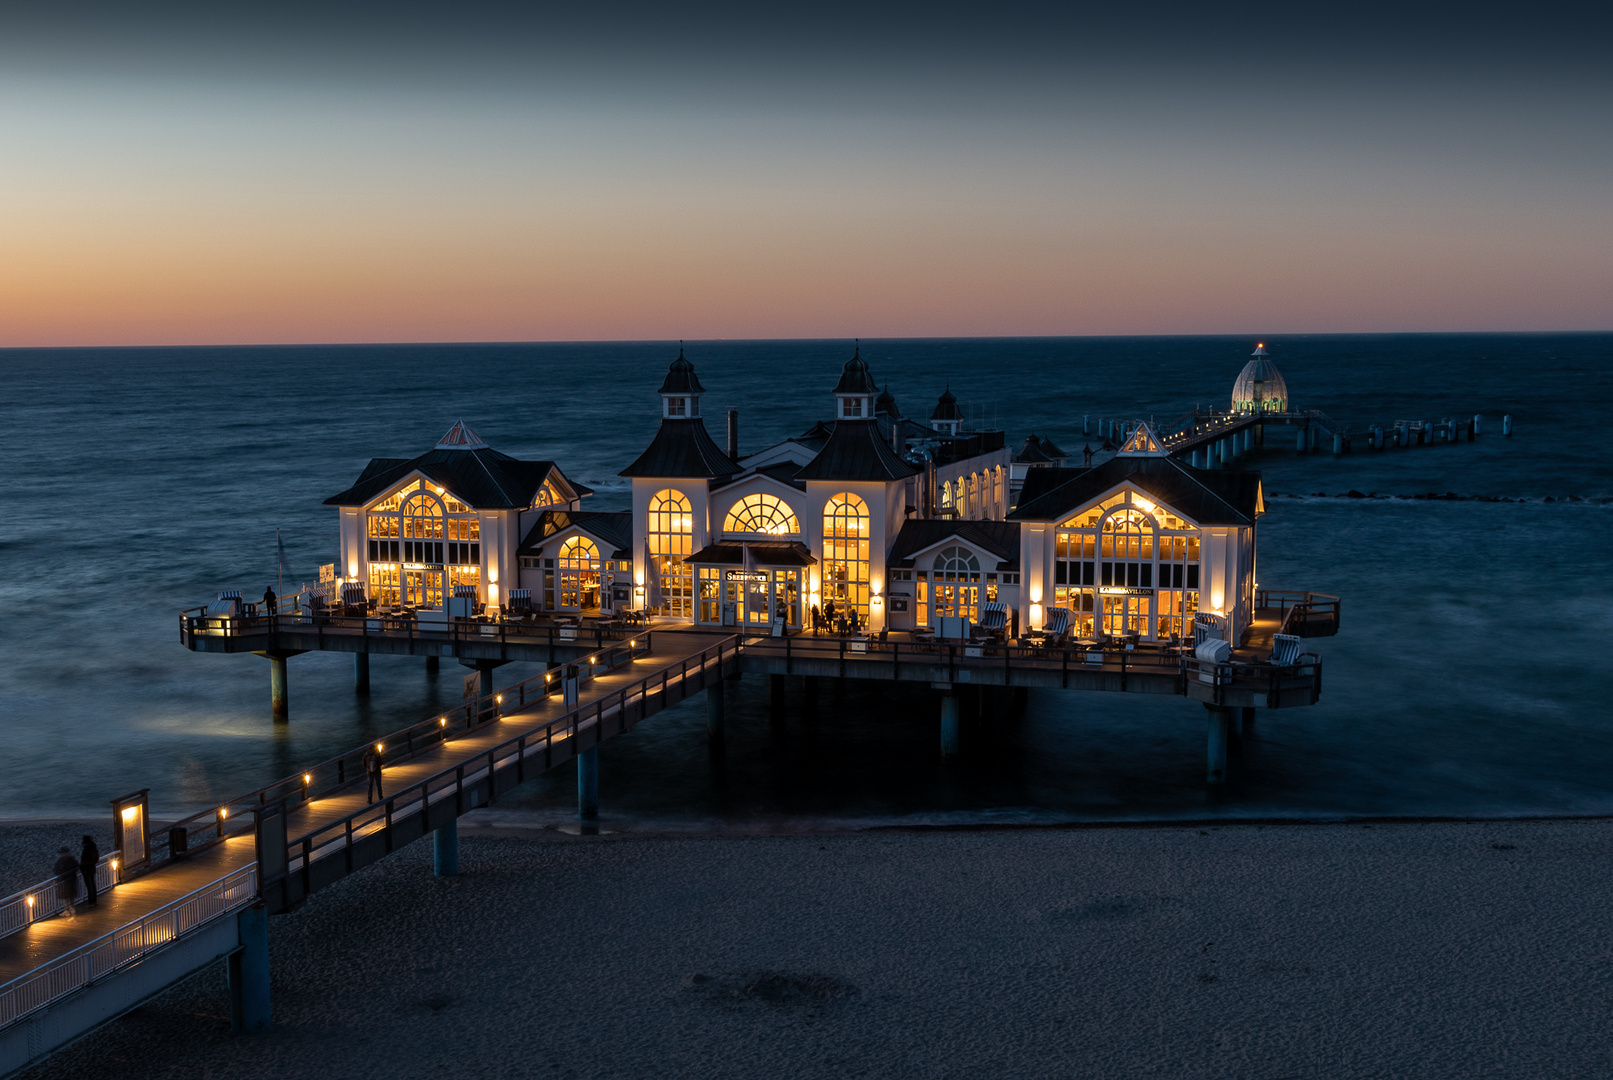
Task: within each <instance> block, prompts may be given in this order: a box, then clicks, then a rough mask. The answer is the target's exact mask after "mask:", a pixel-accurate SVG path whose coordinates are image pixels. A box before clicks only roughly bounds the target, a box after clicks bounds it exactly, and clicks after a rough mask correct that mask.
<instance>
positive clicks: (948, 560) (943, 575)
mask: <svg viewBox="0 0 1613 1080" xmlns="http://www.w3.org/2000/svg"><path fill="white" fill-rule="evenodd" d="M934 566H935V577H934V579H933V580H935V581H969V580H974V581H979V580H980V579H979V578H978V577H976V578H973V579H971V578H969V577H968V576H967V575H969V574H978V573H980V560H979V559H977V558H975V556H974V552H972V551H970V550H969V549H968V548H963V547H949V548H945V549H943V550H942V552H941V554H939V555H937V556H936V557H935V563H934ZM959 575H964V576H962V577H960V576H959Z"/></svg>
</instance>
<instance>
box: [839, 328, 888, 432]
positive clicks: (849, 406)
mask: <svg viewBox="0 0 1613 1080" xmlns="http://www.w3.org/2000/svg"><path fill="white" fill-rule="evenodd" d="M878 392H879V387H878V386H877V385H875V383H874V376H873V375H872V374H870V373H869V371H868V361H866V360H864V359H863V358H862V342H858V343H857V347H856V348H855V349H854V350H853V352H852V354H851V359H850V360H847V361H846V366H845V368H843V369H842V370H841V372H840V383H839V384H838V385H837V386H836V387H835V401H836V407H835V418H836V419H837V420H871V419H873V417H874V396H875V395H876V394H877V393H878Z"/></svg>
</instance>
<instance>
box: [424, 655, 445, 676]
mask: <svg viewBox="0 0 1613 1080" xmlns="http://www.w3.org/2000/svg"><path fill="white" fill-rule="evenodd" d="M441 667H442V664H441V662H440V661H438V659H437V658H436V657H435V656H428V657H426V674H427V675H435V674H437V671H438V670H439V669H440V668H441Z"/></svg>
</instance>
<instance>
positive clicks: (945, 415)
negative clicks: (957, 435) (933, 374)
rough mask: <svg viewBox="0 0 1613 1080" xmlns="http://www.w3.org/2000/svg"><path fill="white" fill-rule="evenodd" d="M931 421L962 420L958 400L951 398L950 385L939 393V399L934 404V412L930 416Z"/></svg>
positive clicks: (961, 411)
mask: <svg viewBox="0 0 1613 1080" xmlns="http://www.w3.org/2000/svg"><path fill="white" fill-rule="evenodd" d="M930 419H931V420H959V421H961V420H962V419H963V410H962V409H960V408H958V399H957V398H956V397H955V396H953V393H952V384H951V383H948V384H947V388H946V389H945V390H943V391H941V398H940V400H939V401H937V402H936V403H935V411H934V412H932V413H931V414H930Z"/></svg>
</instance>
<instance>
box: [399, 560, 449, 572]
mask: <svg viewBox="0 0 1613 1080" xmlns="http://www.w3.org/2000/svg"><path fill="white" fill-rule="evenodd" d="M403 568H404V569H405V570H441V569H442V563H423V562H406V563H404V564H403Z"/></svg>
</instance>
